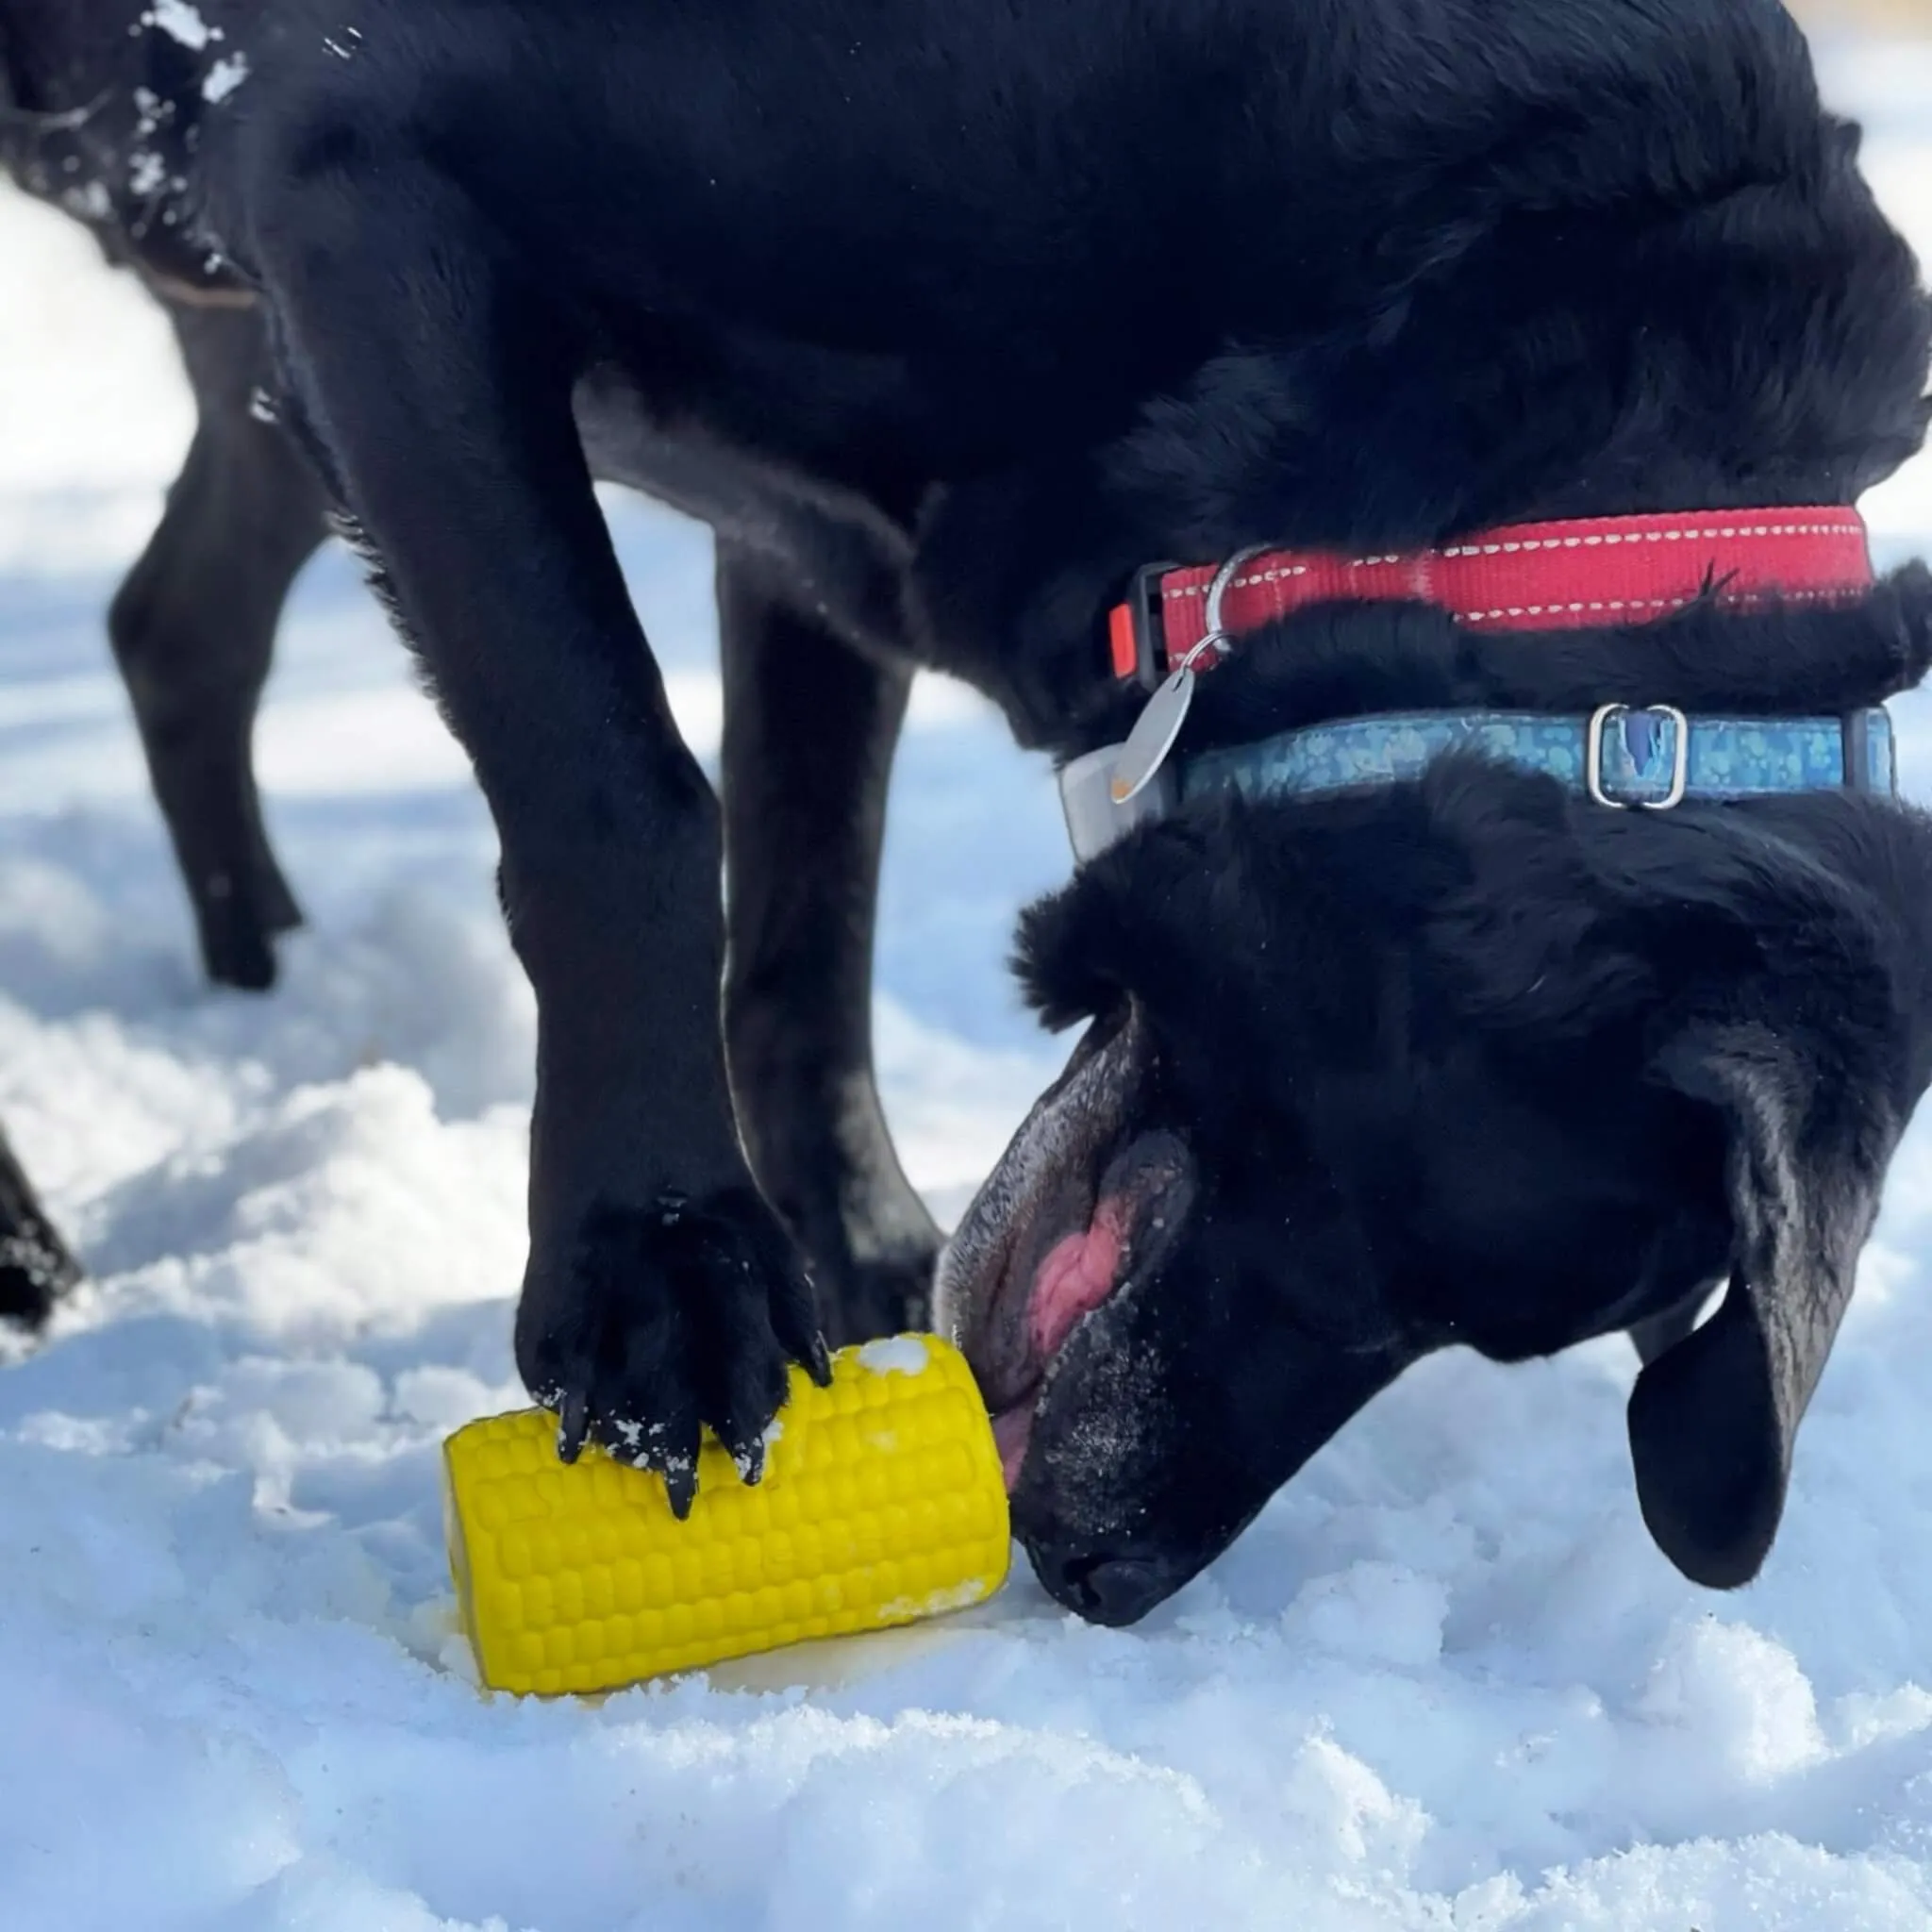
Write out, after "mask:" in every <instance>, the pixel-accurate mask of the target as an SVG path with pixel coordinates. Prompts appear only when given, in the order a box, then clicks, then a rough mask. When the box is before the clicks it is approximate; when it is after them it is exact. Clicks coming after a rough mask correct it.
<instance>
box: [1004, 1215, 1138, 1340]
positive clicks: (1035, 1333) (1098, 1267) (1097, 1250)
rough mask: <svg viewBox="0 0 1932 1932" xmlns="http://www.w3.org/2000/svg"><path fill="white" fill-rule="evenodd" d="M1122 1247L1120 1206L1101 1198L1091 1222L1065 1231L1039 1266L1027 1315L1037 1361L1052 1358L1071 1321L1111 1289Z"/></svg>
mask: <svg viewBox="0 0 1932 1932" xmlns="http://www.w3.org/2000/svg"><path fill="white" fill-rule="evenodd" d="M1122 1246H1123V1241H1122V1231H1121V1212H1120V1209H1119V1208H1118V1207H1117V1206H1116V1205H1115V1204H1114V1203H1112V1202H1110V1201H1103V1202H1102V1203H1101V1204H1100V1208H1099V1210H1098V1211H1097V1212H1096V1213H1095V1215H1094V1217H1093V1225H1092V1226H1091V1227H1090V1228H1089V1229H1088V1230H1087V1231H1086V1232H1085V1233H1084V1234H1070V1235H1069V1236H1068V1237H1067V1238H1066V1240H1065V1241H1060V1242H1059V1243H1058V1245H1057V1246H1056V1247H1055V1248H1054V1250H1053V1252H1052V1253H1051V1254H1050V1255H1048V1256H1047V1257H1046V1259H1045V1260H1044V1261H1042V1262H1041V1264H1040V1273H1039V1274H1036V1275H1035V1276H1034V1277H1033V1294H1032V1297H1031V1299H1030V1300H1029V1302H1028V1304H1027V1308H1026V1319H1027V1325H1028V1327H1029V1329H1030V1330H1031V1339H1032V1342H1033V1348H1034V1352H1035V1354H1036V1355H1037V1356H1038V1357H1040V1358H1041V1360H1042V1361H1051V1360H1052V1359H1053V1358H1054V1357H1055V1356H1057V1355H1058V1353H1059V1350H1060V1344H1061V1343H1062V1342H1063V1341H1066V1339H1067V1337H1068V1336H1069V1335H1071V1334H1072V1333H1073V1332H1074V1324H1075V1323H1076V1322H1078V1321H1079V1320H1080V1318H1081V1317H1082V1316H1083V1315H1091V1313H1092V1312H1093V1310H1094V1309H1095V1308H1097V1307H1099V1306H1100V1305H1101V1303H1102V1302H1104V1301H1105V1300H1106V1299H1107V1298H1108V1295H1110V1294H1111V1293H1112V1292H1113V1291H1114V1286H1115V1283H1116V1282H1117V1280H1118V1279H1119V1276H1120V1270H1121V1250H1122Z"/></svg>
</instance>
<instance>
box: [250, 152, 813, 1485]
mask: <svg viewBox="0 0 1932 1932" xmlns="http://www.w3.org/2000/svg"><path fill="white" fill-rule="evenodd" d="M343 145H344V147H345V148H346V150H347V152H345V153H342V154H341V155H340V156H336V157H328V156H324V157H322V158H311V160H310V161H309V164H308V166H307V167H306V168H305V167H304V165H303V164H302V162H301V161H300V160H298V161H297V162H296V163H295V165H293V166H284V167H282V168H279V169H277V170H276V171H275V184H276V185H275V189H274V191H273V192H272V195H271V196H270V197H269V200H270V204H271V205H270V208H267V209H264V210H263V211H262V212H261V213H260V214H259V215H258V217H257V219H256V221H255V224H254V228H255V247H256V251H257V254H258V260H259V263H260V266H261V269H262V271H263V274H264V278H265V280H266V282H267V284H268V287H269V290H270V292H271V295H272V299H273V302H274V305H275V314H276V320H277V325H278V329H279V333H280V339H281V341H282V344H283V348H284V355H285V360H286V363H287V371H288V376H289V380H290V382H291V387H292V389H293V391H294V396H295V401H296V405H297V408H298V410H299V414H300V417H301V419H302V421H303V422H304V423H305V424H306V425H307V427H308V432H309V433H310V435H311V436H312V438H313V440H314V441H315V443H316V445H317V453H318V456H319V458H321V459H322V460H323V462H324V464H325V467H326V468H328V469H329V470H330V471H332V473H333V475H334V481H335V488H336V491H337V494H338V495H339V496H340V498H341V502H342V504H343V506H344V508H345V510H346V511H347V512H348V514H349V515H350V516H352V517H353V518H354V519H355V522H356V525H357V526H358V531H359V533H360V535H361V536H362V537H363V538H365V539H366V541H367V544H368V546H369V550H370V552H371V556H372V560H373V562H374V564H375V568H376V569H377V571H378V574H379V580H380V581H381V583H382V584H383V586H384V588H385V589H386V591H388V593H389V595H390V596H391V600H392V602H393V605H394V608H395V610H396V612H397V615H398V619H399V622H400V624H401V625H402V626H403V628H404V630H405V632H406V634H407V635H408V638H409V639H410V641H412V642H413V644H414V646H415V648H416V649H417V651H418V652H419V653H420V654H421V657H422V658H423V661H424V663H425V666H426V668H427V671H428V673H429V675H430V678H431V680H432V682H433V684H434V687H435V689H436V691H437V693H438V695H439V697H440V700H441V704H442V707H443V709H444V711H445V713H446V715H447V716H448V719H449V722H450V724H451V725H452V727H453V729H454V730H455V731H456V733H457V735H458V737H459V738H460V739H461V740H462V741H463V742H464V744H465V745H466V746H467V747H468V748H469V751H470V754H471V756H472V758H474V760H475V767H476V772H477V775H478V777H479V779H480V780H481V783H482V786H483V790H484V791H485V793H486V795H487V797H488V799H489V802H490V807H491V811H492V813H493V815H494V817H495V821H496V825H497V829H498V832H499V835H500V837H501V841H502V854H503V862H502V872H501V889H502V895H503V902H504V908H505V912H506V915H507V917H508V922H509V928H510V933H511V936H512V939H513V941H514V944H515V947H516V950H517V954H518V957H519V958H520V959H521V960H522V961H523V963H524V966H525V970H526V971H527V972H528V974H529V975H530V978H531V981H532V983H533V985H534V987H535V989H536V993H537V1003H538V1015H539V1020H538V1083H537V1103H536V1112H535V1117H534V1121H533V1124H532V1133H531V1174H530V1241H531V1246H530V1256H529V1263H528V1270H527V1273H526V1274H525V1285H524V1293H523V1302H522V1307H521V1308H520V1310H519V1313H518V1319H517V1360H518V1366H519V1367H520V1369H521V1370H522V1372H523V1374H524V1377H525V1381H526V1382H527V1384H528V1385H529V1387H530V1389H531V1391H532V1392H533V1393H535V1394H536V1395H537V1396H538V1397H539V1398H540V1399H541V1401H543V1402H544V1403H546V1404H549V1405H554V1406H555V1407H557V1408H558V1411H559V1413H560V1415H561V1418H562V1443H563V1447H564V1452H565V1454H566V1455H573V1454H575V1449H576V1446H577V1445H578V1444H579V1443H580V1442H581V1441H583V1440H584V1439H585V1438H586V1437H587V1436H590V1437H593V1438H595V1439H596V1440H597V1441H602V1442H603V1443H605V1444H606V1445H607V1446H608V1447H610V1448H612V1449H613V1450H615V1451H616V1452H618V1453H619V1454H622V1455H624V1456H625V1457H629V1458H631V1459H634V1460H636V1461H638V1462H640V1463H641V1464H644V1465H646V1466H649V1467H652V1468H655V1469H658V1470H659V1471H661V1472H662V1473H663V1474H664V1475H665V1477H666V1480H667V1483H668V1484H669V1487H670V1490H671V1494H672V1498H673V1501H674V1504H675V1505H676V1506H677V1507H680V1508H683V1507H688V1505H689V1501H690V1498H691V1493H692V1491H693V1488H694V1484H695V1465H696V1457H697V1449H698V1441H699V1424H700V1422H701V1421H703V1422H705V1423H708V1424H711V1425H712V1426H713V1427H714V1428H715V1429H716V1430H717V1431H718V1433H719V1435H720V1436H721V1437H722V1438H723V1440H724V1442H725V1444H726V1446H727V1447H728V1448H730V1449H731V1450H732V1452H733V1453H734V1455H735V1456H736V1457H737V1458H738V1460H739V1464H740V1468H741V1470H743V1471H745V1472H747V1473H748V1474H755V1473H756V1471H757V1469H758V1466H759V1464H760V1462H761V1459H762V1453H763V1452H762V1439H763V1435H764V1431H765V1430H766V1428H767V1426H768V1425H769V1424H770V1422H771V1420H772V1417H773V1414H774V1411H775V1410H776V1408H777V1407H778V1406H779V1405H780V1403H781V1402H782V1401H783V1399H784V1395H785V1390H786V1362H787V1358H788V1357H791V1358H792V1359H795V1360H799V1361H803V1362H806V1363H808V1365H810V1366H811V1367H812V1368H813V1369H814V1371H815V1372H816V1373H818V1374H824V1373H825V1367H824V1352H823V1351H824V1345H823V1343H822V1341H820V1340H819V1337H818V1333H817V1329H816V1324H815V1320H814V1315H813V1310H812V1304H811V1293H810V1290H809V1287H808V1283H807V1281H806V1278H805V1275H804V1273H803V1270H802V1267H801V1265H800V1263H799V1261H798V1259H797V1257H796V1254H795V1251H794V1249H793V1247H792V1245H791V1240H790V1237H789V1236H788V1235H787V1234H786V1233H785V1231H784V1229H783V1228H782V1227H781V1225H780V1224H779V1222H778V1221H777V1219H776V1217H775V1216H774V1214H773V1212H772V1210H771V1209H770V1208H769V1207H768V1206H767V1205H766V1204H765V1202H764V1200H763V1199H762V1197H761V1196H760V1195H759V1193H758V1191H757V1189H756V1187H755V1185H754V1184H753V1181H752V1177H751V1174H750V1173H749V1170H748V1169H747V1166H746V1163H745V1158H744V1154H743V1152H742V1149H741V1145H740V1142H739V1136H738V1129H737V1125H736V1123H735V1121H734V1118H733V1113H732V1108H731V1101H730V1097H729V1091H728V1089H727V1085H726V1080H725V1072H724V1047H723V1041H722V1034H721V1025H720V1010H719V1008H720V998H719V994H720V983H721V978H722V973H723V930H722V916H721V907H720V850H719V845H720V841H719V826H718V810H717V805H716V802H715V800H714V799H713V797H712V795H711V792H710V789H709V787H708V785H707V784H706V782H705V779H704V776H703V774H701V773H700V771H699V770H698V767H697V765H696V763H695V761H694V760H693V759H692V758H691V754H690V753H689V752H688V751H687V750H686V748H685V746H684V744H683V742H682V741H681V740H680V739H679V737H678V734H677V730H676V727H675V724H674V723H673V720H672V717H671V714H670V711H669V709H668V708H667V707H666V704H665V699H664V691H663V685H662V682H661V680H660V678H659V676H658V670H657V667H656V665H655V663H654V662H653V660H652V658H651V656H650V653H649V649H648V647H647V645H646V643H645V641H644V638H643V635H642V632H641V629H640V628H639V625H638V623H637V620H636V617H635V614H634V613H633V611H632V608H631V606H630V601H629V598H628V595H627V593H626V591H625V585H624V580H623V577H622V575H620V573H619V570H618V565H617V560H616V558H615V556H614V554H613V552H612V549H611V546H610V541H609V538H608V532H607V530H606V528H605V526H604V522H603V519H602V516H601V515H600V513H599V511H598V508H597V505H596V500H595V498H594V496H593V495H592V493H591V478H590V475H589V473H588V470H587V468H586V466H585V462H584V458H583V454H582V450H581V447H580V445H579V443H578V441H577V436H576V432H575V426H574V425H573V422H572V417H571V408H570V398H571V384H572V381H573V378H574V376H575V373H576V370H577V368H578V366H579V363H580V359H581V358H580V356H579V353H578V348H579V345H578V343H577V342H576V341H575V338H574V335H573V333H572V330H571V328H570V327H569V325H567V324H566V323H565V322H564V320H563V319H562V318H561V317H560V316H559V315H558V312H557V311H556V310H555V309H554V308H552V307H551V305H550V303H549V300H548V299H547V293H546V291H544V290H543V289H541V288H539V287H537V286H533V280H531V279H526V278H525V277H526V273H527V271H526V267H525V262H524V260H523V259H522V258H520V257H519V256H518V255H517V254H516V253H515V252H513V251H512V250H510V249H509V248H508V247H507V246H506V245H505V244H504V242H502V239H501V238H500V237H499V236H498V235H496V234H495V233H494V232H493V230H492V228H491V225H490V224H489V223H488V222H487V220H486V219H485V218H484V216H483V215H482V213H481V212H480V211H479V210H478V209H477V208H475V207H474V206H473V205H472V204H471V203H470V202H469V201H468V199H467V197H466V196H465V195H464V194H463V193H462V192H459V191H458V190H457V189H456V188H455V187H453V186H452V185H450V184H449V183H447V182H445V181H443V180H441V179H440V178H438V177H437V176H436V175H434V174H433V173H432V172H431V171H430V170H429V169H428V168H427V167H426V166H425V164H423V163H421V162H420V161H411V160H408V159H405V158H397V157H395V156H393V155H391V157H389V158H388V159H387V161H386V164H385V165H384V166H383V167H382V168H381V169H380V170H379V171H377V172H378V173H379V182H378V181H377V180H376V179H374V178H364V177H363V175H362V174H361V168H360V163H359V160H358V151H357V150H356V149H355V147H354V144H353V142H345V143H344V144H343Z"/></svg>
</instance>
